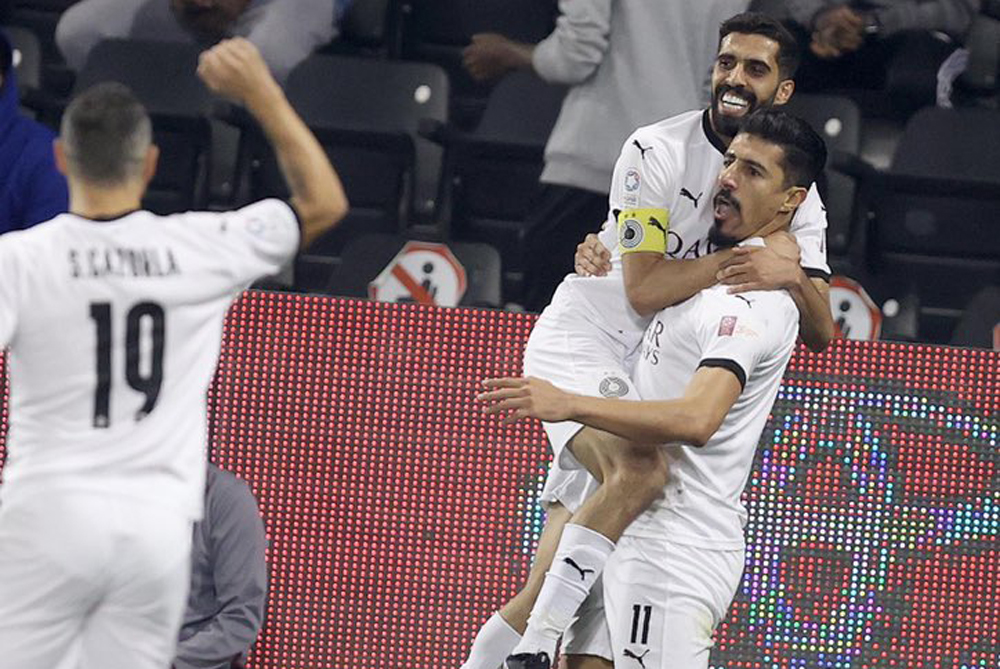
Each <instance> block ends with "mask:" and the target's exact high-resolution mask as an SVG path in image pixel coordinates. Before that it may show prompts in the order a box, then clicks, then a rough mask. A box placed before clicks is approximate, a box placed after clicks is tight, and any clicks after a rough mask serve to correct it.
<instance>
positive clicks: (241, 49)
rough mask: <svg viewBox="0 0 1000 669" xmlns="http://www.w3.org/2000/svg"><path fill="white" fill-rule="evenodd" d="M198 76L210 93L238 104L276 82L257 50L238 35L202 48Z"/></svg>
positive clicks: (246, 101)
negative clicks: (204, 48)
mask: <svg viewBox="0 0 1000 669" xmlns="http://www.w3.org/2000/svg"><path fill="white" fill-rule="evenodd" d="M198 76H199V77H201V80H202V81H204V82H205V85H206V86H208V88H209V89H210V90H211V91H212V92H213V93H217V94H219V95H222V96H224V97H226V98H229V99H230V100H233V101H234V102H239V103H242V104H248V103H250V102H251V101H253V100H254V98H255V97H256V96H259V95H261V94H263V93H265V92H267V91H268V89H269V88H270V87H276V86H277V83H276V82H275V80H274V77H273V76H271V71H270V70H269V69H268V67H267V63H265V62H264V59H263V57H261V55H260V51H258V50H257V47H256V46H254V44H253V43H252V42H250V41H249V40H246V39H243V38H242V37H236V38H233V39H228V40H223V41H222V42H219V43H218V44H216V45H215V46H214V47H212V48H211V49H208V50H207V51H204V52H202V54H201V57H200V58H199V61H198Z"/></svg>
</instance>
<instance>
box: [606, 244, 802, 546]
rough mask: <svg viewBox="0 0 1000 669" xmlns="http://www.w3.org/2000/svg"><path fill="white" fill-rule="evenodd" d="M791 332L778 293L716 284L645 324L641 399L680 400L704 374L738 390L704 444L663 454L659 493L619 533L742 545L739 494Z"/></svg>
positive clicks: (788, 307)
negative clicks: (722, 373)
mask: <svg viewBox="0 0 1000 669" xmlns="http://www.w3.org/2000/svg"><path fill="white" fill-rule="evenodd" d="M756 241H758V242H759V241H760V240H756ZM798 329H799V313H798V309H797V308H796V306H795V302H794V301H793V300H792V298H791V296H789V294H788V293H787V292H786V291H783V290H774V291H755V292H750V293H743V294H741V295H730V294H729V293H728V292H727V288H726V287H725V286H713V287H712V288H707V289H705V290H703V291H701V292H699V293H698V294H696V295H695V296H694V297H692V298H691V299H689V300H685V301H684V302H682V303H680V304H677V305H674V306H672V307H668V308H667V309H664V310H663V311H661V312H660V313H659V314H657V315H656V316H655V317H654V318H653V320H652V322H651V323H650V324H649V327H648V328H647V329H646V332H645V335H644V336H643V340H642V346H641V348H640V351H639V358H638V361H637V362H636V366H635V371H634V373H633V379H634V381H635V384H636V389H637V390H638V391H639V393H640V395H641V397H643V398H644V399H649V400H653V399H656V400H663V399H675V398H678V397H681V396H683V394H684V390H685V388H686V387H687V385H688V383H689V382H690V380H691V378H692V377H693V376H694V374H695V372H696V371H697V370H698V368H699V367H705V366H708V367H723V368H726V369H729V370H730V371H732V372H733V374H735V375H736V377H737V378H738V379H740V381H741V383H742V385H743V392H742V393H741V394H740V396H739V398H738V399H737V400H736V403H735V404H734V405H733V406H732V408H731V409H730V410H729V413H728V414H727V415H726V418H725V420H724V421H723V423H722V425H721V427H720V428H719V429H718V431H717V432H716V433H715V435H713V436H712V438H711V439H710V440H709V442H708V443H707V444H705V445H704V446H701V447H694V446H689V445H679V444H670V445H667V446H665V447H664V448H665V450H666V453H667V456H668V462H669V468H670V477H669V480H668V483H667V486H666V490H665V495H664V497H662V498H661V499H659V500H657V501H656V502H655V503H654V504H653V505H652V506H651V507H650V508H649V509H648V510H647V511H646V512H645V513H643V514H642V515H641V516H640V517H639V518H638V519H637V520H636V521H635V522H634V523H632V525H630V526H629V528H628V530H626V532H625V533H626V534H628V535H632V536H639V537H651V538H659V539H662V538H664V537H666V538H669V539H670V540H671V541H674V542H677V543H683V544H689V545H695V546H701V547H703V548H718V549H736V548H742V547H743V527H744V525H745V524H746V519H747V514H746V510H745V509H744V508H743V505H742V503H741V501H740V495H741V493H742V492H743V488H744V486H745V485H746V482H747V477H748V476H749V475H750V469H751V467H752V465H753V458H754V452H755V451H756V448H757V442H758V441H759V440H760V434H761V432H762V430H763V429H764V424H765V423H766V422H767V417H768V415H769V414H770V412H771V407H772V405H773V404H774V399H775V397H776V396H777V393H778V386H779V385H780V384H781V379H782V375H783V374H784V372H785V367H786V366H787V364H788V360H789V358H791V355H792V351H793V350H794V348H795V341H796V337H797V335H798Z"/></svg>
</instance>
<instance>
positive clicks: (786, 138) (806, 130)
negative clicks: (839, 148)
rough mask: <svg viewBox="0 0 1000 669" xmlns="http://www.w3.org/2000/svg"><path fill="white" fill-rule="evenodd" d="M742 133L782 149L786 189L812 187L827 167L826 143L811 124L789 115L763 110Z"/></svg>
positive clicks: (752, 116) (742, 127)
mask: <svg viewBox="0 0 1000 669" xmlns="http://www.w3.org/2000/svg"><path fill="white" fill-rule="evenodd" d="M740 134H746V135H752V136H754V137H759V138H760V139H762V140H764V141H765V142H768V143H770V144H777V145H778V146H780V147H781V149H782V154H783V157H782V162H781V169H782V170H783V171H784V173H785V187H786V188H788V187H790V186H801V187H802V188H809V187H810V186H811V185H812V184H813V183H814V182H815V181H816V180H817V179H818V178H819V175H820V174H821V173H822V172H823V168H824V166H825V165H826V142H824V141H823V138H822V137H820V136H819V135H818V134H817V133H816V131H815V130H813V129H812V126H810V125H809V124H808V123H806V122H805V121H803V120H802V119H800V118H799V117H798V116H793V115H792V114H789V113H788V112H783V111H779V110H777V109H760V110H758V111H755V112H754V113H752V114H750V115H749V116H748V117H746V119H744V121H743V123H742V124H741V125H740Z"/></svg>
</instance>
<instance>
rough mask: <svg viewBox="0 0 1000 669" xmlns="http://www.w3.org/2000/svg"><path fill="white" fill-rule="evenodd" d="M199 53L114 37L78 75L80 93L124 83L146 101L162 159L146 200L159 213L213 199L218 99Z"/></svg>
mask: <svg viewBox="0 0 1000 669" xmlns="http://www.w3.org/2000/svg"><path fill="white" fill-rule="evenodd" d="M199 52H200V49H199V48H198V47H197V46H194V45H187V44H179V43H172V42H149V41H140V40H108V41H104V42H101V43H100V44H98V45H97V46H96V47H95V48H94V50H93V51H91V53H90V56H89V57H88V58H87V62H86V64H85V65H84V67H83V69H82V70H81V71H80V74H79V76H78V77H77V80H76V86H75V89H74V91H75V92H80V91H83V90H85V89H87V88H89V87H90V86H92V85H94V84H96V83H99V82H103V81H118V82H121V83H123V84H125V85H127V86H128V87H129V88H131V89H132V90H133V91H134V92H135V94H136V96H137V97H138V98H139V99H140V100H141V101H142V103H143V104H144V105H146V108H147V109H148V110H149V113H150V116H151V117H152V120H153V139H154V141H155V142H156V144H157V145H158V146H159V147H160V163H159V168H158V170H157V173H156V177H155V178H154V179H153V182H152V184H150V188H149V191H148V192H147V194H146V199H145V201H144V205H145V206H146V207H147V208H149V209H150V210H151V211H154V212H156V213H159V214H168V213H174V212H178V211H186V210H189V209H202V208H204V207H205V206H206V204H207V194H208V186H207V184H208V175H209V174H210V171H211V161H212V151H211V147H212V131H211V126H210V123H209V116H210V115H211V113H212V109H213V106H214V104H215V98H214V97H213V96H212V94H211V93H210V92H209V91H208V89H207V88H205V86H204V85H203V84H202V83H201V80H199V79H198V77H197V75H196V74H195V71H196V69H197V63H198V54H199ZM150 73H155V76H150ZM165 82H169V84H166V83H165Z"/></svg>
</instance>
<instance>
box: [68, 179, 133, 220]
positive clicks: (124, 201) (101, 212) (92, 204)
mask: <svg viewBox="0 0 1000 669" xmlns="http://www.w3.org/2000/svg"><path fill="white" fill-rule="evenodd" d="M142 190H143V189H142V187H141V186H132V185H127V186H120V187H113V188H99V187H94V186H93V185H91V184H87V185H86V186H81V185H78V184H73V183H70V188H69V210H70V213H73V214H76V215H77V216H82V217H83V218H90V219H94V220H100V219H108V218H116V217H118V216H121V215H122V214H126V213H128V212H130V211H136V210H138V209H141V208H142Z"/></svg>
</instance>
